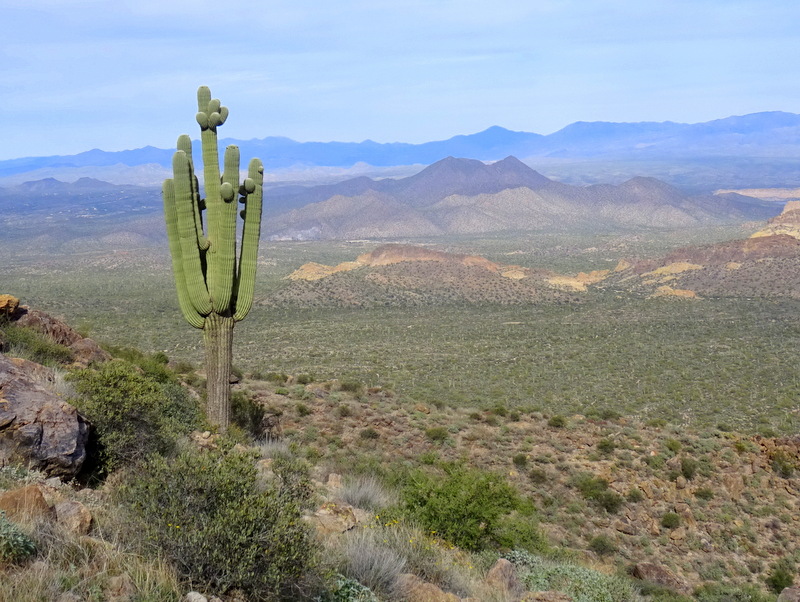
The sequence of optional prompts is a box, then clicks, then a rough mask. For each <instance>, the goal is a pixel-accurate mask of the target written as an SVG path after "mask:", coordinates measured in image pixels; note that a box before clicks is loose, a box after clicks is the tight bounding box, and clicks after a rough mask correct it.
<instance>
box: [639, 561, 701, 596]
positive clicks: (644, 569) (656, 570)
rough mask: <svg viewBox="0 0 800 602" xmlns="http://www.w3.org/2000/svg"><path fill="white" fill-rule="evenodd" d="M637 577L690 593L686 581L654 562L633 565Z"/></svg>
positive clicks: (683, 592)
mask: <svg viewBox="0 0 800 602" xmlns="http://www.w3.org/2000/svg"><path fill="white" fill-rule="evenodd" d="M632 574H633V576H634V577H635V578H636V579H641V580H642V581H647V582H649V583H655V584H656V585H662V586H664V587H667V588H669V589H673V590H675V591H677V592H678V593H681V594H686V595H688V594H690V593H691V591H692V590H691V588H690V587H689V586H688V584H687V583H686V582H684V581H683V580H681V579H679V578H678V577H676V576H675V575H674V574H673V573H672V572H671V571H670V570H669V569H667V568H666V567H663V566H661V565H659V564H655V563H653V562H640V563H638V564H637V565H635V566H634V567H633V572H632Z"/></svg>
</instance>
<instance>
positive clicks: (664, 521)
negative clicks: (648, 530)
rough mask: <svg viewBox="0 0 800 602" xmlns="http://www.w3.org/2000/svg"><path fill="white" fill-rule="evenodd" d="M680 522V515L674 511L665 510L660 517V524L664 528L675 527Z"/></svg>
mask: <svg viewBox="0 0 800 602" xmlns="http://www.w3.org/2000/svg"><path fill="white" fill-rule="evenodd" d="M680 524H681V515H680V514H677V513H675V512H667V513H665V514H664V516H662V517H661V526H662V527H664V528H665V529H675V528H677V527H678V526H679V525H680Z"/></svg>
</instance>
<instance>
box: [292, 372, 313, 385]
mask: <svg viewBox="0 0 800 602" xmlns="http://www.w3.org/2000/svg"><path fill="white" fill-rule="evenodd" d="M295 382H296V383H297V384H298V385H308V384H311V383H313V382H314V377H313V376H311V375H310V374H298V375H297V378H296V379H295Z"/></svg>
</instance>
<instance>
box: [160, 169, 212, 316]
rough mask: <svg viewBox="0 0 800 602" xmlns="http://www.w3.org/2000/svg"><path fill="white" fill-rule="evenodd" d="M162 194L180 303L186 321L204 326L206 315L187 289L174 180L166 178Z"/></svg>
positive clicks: (173, 271)
mask: <svg viewBox="0 0 800 602" xmlns="http://www.w3.org/2000/svg"><path fill="white" fill-rule="evenodd" d="M161 191H162V196H163V198H164V217H165V220H166V223H167V239H168V240H169V250H170V255H171V256H172V273H173V274H174V277H175V288H176V289H177V291H178V305H179V307H180V308H181V313H182V314H183V317H184V318H185V319H186V321H187V322H188V323H189V324H191V325H192V326H194V327H195V328H203V326H204V324H205V317H203V316H201V315H200V314H198V313H197V311H196V310H195V309H194V306H193V305H192V302H191V301H190V300H189V293H188V291H187V290H186V277H185V275H184V273H183V257H182V256H181V243H180V240H179V237H178V212H177V209H176V207H175V186H174V182H173V181H172V180H171V179H170V180H164V185H163V186H162V189H161Z"/></svg>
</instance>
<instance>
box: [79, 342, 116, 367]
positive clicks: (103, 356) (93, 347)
mask: <svg viewBox="0 0 800 602" xmlns="http://www.w3.org/2000/svg"><path fill="white" fill-rule="evenodd" d="M69 348H70V350H71V351H72V356H73V359H74V361H75V364H77V365H78V366H79V367H81V368H86V367H87V366H89V364H94V363H100V362H107V361H109V360H111V354H110V353H108V352H107V351H105V350H104V349H103V348H101V347H100V345H98V344H97V343H96V342H95V341H94V340H92V339H90V338H88V337H84V338H82V339H78V340H77V341H75V342H74V343H72V344H71V345H70V346H69Z"/></svg>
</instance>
